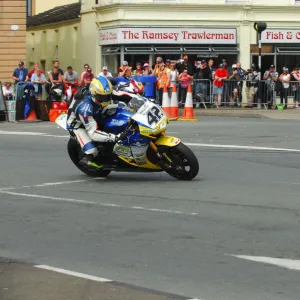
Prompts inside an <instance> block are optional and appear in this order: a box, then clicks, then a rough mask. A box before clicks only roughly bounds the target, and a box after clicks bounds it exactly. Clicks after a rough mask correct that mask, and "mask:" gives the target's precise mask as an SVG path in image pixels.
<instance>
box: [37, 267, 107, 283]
mask: <svg viewBox="0 0 300 300" xmlns="http://www.w3.org/2000/svg"><path fill="white" fill-rule="evenodd" d="M34 267H35V268H38V269H43V270H48V271H53V272H56V273H61V274H66V275H70V276H74V277H79V278H84V279H88V280H92V281H98V282H112V281H113V280H110V279H106V278H101V277H97V276H92V275H87V274H83V273H78V272H73V271H69V270H65V269H60V268H54V267H50V266H46V265H36V266H34Z"/></svg>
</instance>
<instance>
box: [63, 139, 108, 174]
mask: <svg viewBox="0 0 300 300" xmlns="http://www.w3.org/2000/svg"><path fill="white" fill-rule="evenodd" d="M68 153H69V156H70V158H71V160H72V162H73V164H74V165H75V166H76V167H77V168H78V169H79V170H80V171H81V172H83V173H85V174H86V175H88V176H91V177H106V176H108V175H109V174H110V172H111V171H110V170H103V171H102V170H97V169H96V168H95V170H93V169H89V168H87V167H85V166H82V165H80V164H79V161H80V160H81V159H82V158H83V156H84V153H83V152H82V150H81V147H80V145H79V143H78V142H77V141H76V140H75V139H74V138H70V139H69V142H68Z"/></svg>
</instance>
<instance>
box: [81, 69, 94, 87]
mask: <svg viewBox="0 0 300 300" xmlns="http://www.w3.org/2000/svg"><path fill="white" fill-rule="evenodd" d="M93 79H94V74H93V71H92V69H91V68H87V69H86V73H85V74H84V75H83V85H90V83H91V82H92V80H93Z"/></svg>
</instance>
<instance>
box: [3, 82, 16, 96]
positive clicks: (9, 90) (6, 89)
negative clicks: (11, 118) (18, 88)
mask: <svg viewBox="0 0 300 300" xmlns="http://www.w3.org/2000/svg"><path fill="white" fill-rule="evenodd" d="M2 91H3V96H4V97H6V100H11V99H12V97H13V96H14V90H13V87H12V84H11V83H10V82H6V83H5V85H4V86H3V87H2Z"/></svg>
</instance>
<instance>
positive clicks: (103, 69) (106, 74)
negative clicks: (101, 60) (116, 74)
mask: <svg viewBox="0 0 300 300" xmlns="http://www.w3.org/2000/svg"><path fill="white" fill-rule="evenodd" d="M99 76H104V77H109V78H113V76H112V74H111V73H110V72H108V68H107V66H103V67H102V71H101V72H100V73H99V74H98V77H99Z"/></svg>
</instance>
